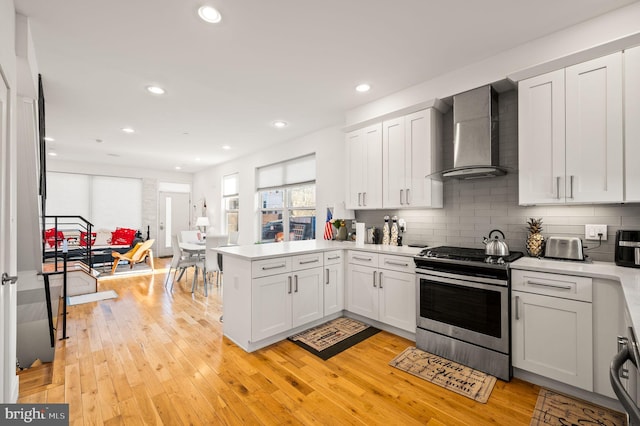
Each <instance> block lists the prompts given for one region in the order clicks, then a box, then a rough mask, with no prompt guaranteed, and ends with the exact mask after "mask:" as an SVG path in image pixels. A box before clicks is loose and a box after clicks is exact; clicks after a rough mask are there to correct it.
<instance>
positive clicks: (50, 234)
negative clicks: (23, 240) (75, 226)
mask: <svg viewBox="0 0 640 426" xmlns="http://www.w3.org/2000/svg"><path fill="white" fill-rule="evenodd" d="M44 239H45V240H46V241H47V244H48V245H49V248H53V247H54V246H55V245H56V229H55V228H49V229H47V230H46V231H44ZM57 240H58V247H60V246H61V245H62V240H64V233H63V232H62V231H58V238H57Z"/></svg>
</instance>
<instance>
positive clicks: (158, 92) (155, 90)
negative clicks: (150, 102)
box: [147, 86, 164, 95]
mask: <svg viewBox="0 0 640 426" xmlns="http://www.w3.org/2000/svg"><path fill="white" fill-rule="evenodd" d="M147 91H148V92H149V93H153V94H154V95H164V89H163V88H162V87H158V86H147Z"/></svg>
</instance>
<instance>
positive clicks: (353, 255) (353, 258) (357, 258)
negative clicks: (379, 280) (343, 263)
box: [349, 250, 378, 268]
mask: <svg viewBox="0 0 640 426" xmlns="http://www.w3.org/2000/svg"><path fill="white" fill-rule="evenodd" d="M349 263H352V264H354V265H363V266H373V267H374V268H377V267H378V254H377V253H369V252H367V251H353V250H349Z"/></svg>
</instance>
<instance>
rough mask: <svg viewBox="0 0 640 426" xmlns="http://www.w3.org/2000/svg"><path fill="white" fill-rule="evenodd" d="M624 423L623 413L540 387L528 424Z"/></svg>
mask: <svg viewBox="0 0 640 426" xmlns="http://www.w3.org/2000/svg"><path fill="white" fill-rule="evenodd" d="M626 424H627V416H626V415H625V414H623V413H619V412H617V411H614V410H611V409H609V408H605V407H601V406H599V405H595V404H592V403H590V402H587V401H583V400H580V399H576V398H573V397H570V396H567V395H563V394H561V393H557V392H554V391H552V390H549V389H544V388H542V389H540V392H539V393H538V401H537V402H536V408H535V409H534V410H533V417H532V418H531V423H530V426H538V425H603V426H626Z"/></svg>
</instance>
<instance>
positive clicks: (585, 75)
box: [565, 52, 623, 203]
mask: <svg viewBox="0 0 640 426" xmlns="http://www.w3.org/2000/svg"><path fill="white" fill-rule="evenodd" d="M565 77H566V117H567V118H566V120H567V121H566V129H567V130H566V146H567V148H566V153H567V157H566V160H567V161H566V164H567V170H566V182H565V191H566V198H567V202H570V203H573V202H575V203H583V202H620V201H622V200H623V194H622V189H623V183H622V180H623V168H622V164H623V154H622V53H621V52H620V53H614V54H612V55H608V56H604V57H602V58H598V59H594V60H591V61H588V62H584V63H581V64H578V65H574V66H572V67H569V68H567V69H566V76H565Z"/></svg>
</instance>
